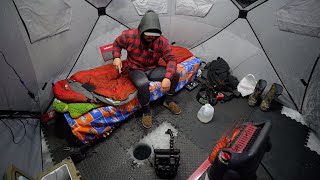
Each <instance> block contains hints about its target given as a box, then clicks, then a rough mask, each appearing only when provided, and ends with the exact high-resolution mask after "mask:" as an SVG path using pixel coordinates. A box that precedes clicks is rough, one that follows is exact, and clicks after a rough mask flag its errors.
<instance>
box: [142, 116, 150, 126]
mask: <svg viewBox="0 0 320 180" xmlns="http://www.w3.org/2000/svg"><path fill="white" fill-rule="evenodd" d="M142 125H143V127H145V128H147V129H149V128H151V126H152V116H151V115H150V114H142Z"/></svg>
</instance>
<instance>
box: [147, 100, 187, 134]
mask: <svg viewBox="0 0 320 180" xmlns="http://www.w3.org/2000/svg"><path fill="white" fill-rule="evenodd" d="M163 106H164V107H166V108H167V109H169V110H170V111H171V113H172V114H176V115H178V114H180V113H181V109H180V107H179V105H178V104H176V103H175V102H174V101H166V100H165V101H164V102H163ZM142 111H143V114H142V125H143V127H145V128H147V129H148V128H151V126H152V114H151V108H150V105H149V104H148V105H146V106H142Z"/></svg>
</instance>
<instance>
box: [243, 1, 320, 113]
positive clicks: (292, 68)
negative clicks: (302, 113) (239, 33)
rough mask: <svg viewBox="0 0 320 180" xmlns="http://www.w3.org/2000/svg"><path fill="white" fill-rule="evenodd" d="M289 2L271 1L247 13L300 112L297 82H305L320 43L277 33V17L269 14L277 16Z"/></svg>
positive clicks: (301, 92)
mask: <svg viewBox="0 0 320 180" xmlns="http://www.w3.org/2000/svg"><path fill="white" fill-rule="evenodd" d="M292 1H293V0H270V1H268V2H266V3H264V4H262V5H261V6H259V7H257V8H255V9H253V10H251V11H250V12H249V13H248V21H249V22H250V24H251V25H252V28H253V30H254V32H255V33H256V34H257V36H258V38H259V40H260V42H261V44H262V46H263V48H264V50H265V51H266V54H267V56H268V57H269V59H270V61H271V62H272V64H273V66H274V68H275V70H276V71H277V72H278V74H279V76H280V78H281V79H282V81H283V82H284V83H285V85H286V87H287V89H288V91H289V93H290V94H291V95H292V97H293V99H294V101H295V103H296V104H297V106H298V108H300V106H301V104H302V98H303V94H304V91H305V86H304V85H303V84H302V83H301V81H300V79H305V80H306V81H307V79H308V77H309V75H310V73H311V69H312V67H313V66H314V63H315V60H316V58H317V57H318V54H319V52H320V39H319V38H315V37H309V36H304V35H299V34H295V33H290V32H284V31H280V30H279V29H278V27H277V26H276V25H275V23H276V13H270V12H276V11H277V10H278V9H279V8H281V7H282V6H284V5H286V4H287V3H290V2H292ZM271 2H272V3H271Z"/></svg>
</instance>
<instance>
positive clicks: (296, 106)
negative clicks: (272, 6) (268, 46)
mask: <svg viewBox="0 0 320 180" xmlns="http://www.w3.org/2000/svg"><path fill="white" fill-rule="evenodd" d="M246 20H247V22H248V24H249V26H250V28H251V30H252V32H253V34H254V35H255V36H256V38H257V40H258V42H259V44H260V46H261V48H262V50H263V52H264V54H265V55H266V57H267V59H268V61H269V63H270V64H271V67H272V68H273V70H274V72H275V73H276V75H277V76H278V78H279V80H280V82H281V83H282V85H283V87H284V89H285V90H286V91H287V93H288V95H289V97H290V99H291V100H292V102H293V104H294V106H295V108H296V110H297V111H299V108H298V105H297V104H296V102H295V101H294V99H293V98H292V96H291V94H290V92H289V91H288V89H287V87H286V86H285V84H284V83H283V81H282V79H281V78H280V75H279V74H278V72H277V71H276V68H275V67H274V65H273V64H272V62H271V60H270V58H269V56H268V54H267V52H266V50H265V49H264V48H263V46H262V44H261V42H260V39H259V38H258V36H257V34H256V32H255V31H254V30H253V27H252V26H251V24H250V22H249V20H248V19H246Z"/></svg>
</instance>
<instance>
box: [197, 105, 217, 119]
mask: <svg viewBox="0 0 320 180" xmlns="http://www.w3.org/2000/svg"><path fill="white" fill-rule="evenodd" d="M213 114H214V108H213V107H212V106H211V104H205V105H203V106H202V107H201V108H200V110H199V111H198V115H197V117H198V119H199V120H200V121H201V122H203V123H208V122H210V121H211V120H212V118H213Z"/></svg>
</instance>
